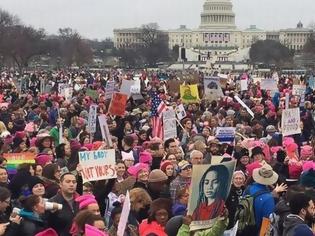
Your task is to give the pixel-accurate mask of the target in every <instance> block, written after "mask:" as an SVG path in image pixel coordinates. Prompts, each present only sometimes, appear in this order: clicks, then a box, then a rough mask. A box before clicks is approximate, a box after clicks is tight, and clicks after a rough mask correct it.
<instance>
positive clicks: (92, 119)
mask: <svg viewBox="0 0 315 236" xmlns="http://www.w3.org/2000/svg"><path fill="white" fill-rule="evenodd" d="M96 115H97V105H91V106H90V111H89V120H88V127H89V132H90V133H95V132H96Z"/></svg>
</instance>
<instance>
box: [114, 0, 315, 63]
mask: <svg viewBox="0 0 315 236" xmlns="http://www.w3.org/2000/svg"><path fill="white" fill-rule="evenodd" d="M200 17H201V21H200V25H199V27H198V28H197V29H188V28H186V26H184V25H182V26H180V27H179V28H178V29H174V30H163V33H165V34H166V35H167V36H168V45H169V48H170V49H172V48H173V47H175V46H176V45H178V46H179V47H181V48H186V55H187V58H188V60H189V61H198V60H199V61H206V60H207V59H209V54H211V56H213V55H216V60H221V61H225V60H226V61H228V60H231V58H230V57H231V55H232V54H233V55H237V54H242V52H243V53H244V54H248V51H249V48H250V47H251V45H252V44H253V43H255V42H256V41H257V40H266V39H271V40H275V41H279V42H281V43H282V44H283V45H285V46H286V47H288V48H289V49H291V50H295V51H300V50H301V49H302V48H303V46H304V44H305V43H306V42H307V40H308V38H309V37H311V36H312V34H313V31H312V30H311V29H308V28H304V27H303V24H302V23H301V22H298V23H297V25H296V27H293V28H288V29H281V30H278V31H266V30H263V29H259V28H258V27H256V26H255V25H250V26H249V27H248V28H247V29H245V30H241V29H239V28H238V27H237V26H236V25H235V17H236V16H235V13H234V12H233V4H232V2H231V0H205V3H204V4H203V10H202V12H201V14H200ZM139 34H141V28H133V29H114V44H115V47H116V48H128V47H135V46H137V45H139V44H141V40H140V39H139ZM237 56H238V57H242V56H241V55H237ZM244 59H245V58H244Z"/></svg>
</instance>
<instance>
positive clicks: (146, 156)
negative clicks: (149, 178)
mask: <svg viewBox="0 0 315 236" xmlns="http://www.w3.org/2000/svg"><path fill="white" fill-rule="evenodd" d="M139 162H140V163H146V164H151V163H152V155H151V153H149V152H147V151H143V152H140V154H139Z"/></svg>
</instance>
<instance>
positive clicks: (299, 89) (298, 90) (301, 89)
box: [292, 84, 306, 96]
mask: <svg viewBox="0 0 315 236" xmlns="http://www.w3.org/2000/svg"><path fill="white" fill-rule="evenodd" d="M305 90H306V86H305V85H297V84H294V85H293V87H292V94H293V95H298V96H302V95H303V94H305Z"/></svg>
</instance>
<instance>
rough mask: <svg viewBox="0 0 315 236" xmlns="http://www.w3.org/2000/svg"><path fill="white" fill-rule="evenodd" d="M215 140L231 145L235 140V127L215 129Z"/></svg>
mask: <svg viewBox="0 0 315 236" xmlns="http://www.w3.org/2000/svg"><path fill="white" fill-rule="evenodd" d="M216 138H217V139H218V140H219V141H220V143H232V142H233V141H234V138H235V127H217V129H216Z"/></svg>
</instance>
